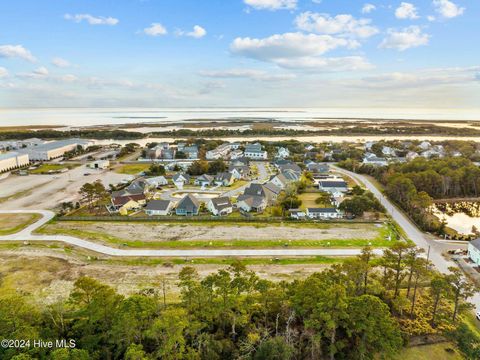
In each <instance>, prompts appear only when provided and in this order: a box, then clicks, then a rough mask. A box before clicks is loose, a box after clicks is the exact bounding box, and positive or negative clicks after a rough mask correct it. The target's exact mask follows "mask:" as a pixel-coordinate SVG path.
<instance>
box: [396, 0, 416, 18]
mask: <svg viewBox="0 0 480 360" xmlns="http://www.w3.org/2000/svg"><path fill="white" fill-rule="evenodd" d="M395 17H396V18H397V19H410V20H414V19H418V18H419V16H418V13H417V8H416V7H415V5H413V4H411V3H408V2H402V3H401V4H400V6H399V7H398V8H397V9H396V10H395Z"/></svg>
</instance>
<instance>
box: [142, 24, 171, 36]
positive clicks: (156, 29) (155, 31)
mask: <svg viewBox="0 0 480 360" xmlns="http://www.w3.org/2000/svg"><path fill="white" fill-rule="evenodd" d="M143 32H144V33H145V34H147V35H149V36H161V35H166V34H167V29H166V28H165V27H164V26H163V25H162V24H160V23H153V24H152V25H150V27H148V28H145V29H143Z"/></svg>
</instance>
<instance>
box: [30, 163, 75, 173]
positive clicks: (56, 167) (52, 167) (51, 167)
mask: <svg viewBox="0 0 480 360" xmlns="http://www.w3.org/2000/svg"><path fill="white" fill-rule="evenodd" d="M80 165H81V164H75V163H68V164H42V165H40V166H39V167H38V168H36V169H35V170H29V171H30V174H48V173H54V172H59V171H62V170H71V169H74V168H76V167H78V166H80Z"/></svg>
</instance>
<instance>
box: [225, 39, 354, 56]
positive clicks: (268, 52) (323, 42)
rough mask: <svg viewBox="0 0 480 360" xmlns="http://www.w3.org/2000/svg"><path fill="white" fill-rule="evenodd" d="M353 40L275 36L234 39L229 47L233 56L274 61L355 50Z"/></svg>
mask: <svg viewBox="0 0 480 360" xmlns="http://www.w3.org/2000/svg"><path fill="white" fill-rule="evenodd" d="M358 46H359V44H358V42H357V41H355V40H349V39H343V38H336V37H333V36H330V35H316V34H303V33H299V32H296V33H285V34H276V35H272V36H270V37H268V38H263V39H255V38H249V37H247V38H236V39H235V40H234V41H233V42H232V44H231V45H230V50H231V51H232V53H234V54H238V55H242V56H245V57H249V58H253V59H257V60H263V61H272V60H276V59H284V58H295V57H303V56H315V55H322V54H324V53H326V52H327V51H330V50H333V49H336V48H338V47H347V48H355V47H358Z"/></svg>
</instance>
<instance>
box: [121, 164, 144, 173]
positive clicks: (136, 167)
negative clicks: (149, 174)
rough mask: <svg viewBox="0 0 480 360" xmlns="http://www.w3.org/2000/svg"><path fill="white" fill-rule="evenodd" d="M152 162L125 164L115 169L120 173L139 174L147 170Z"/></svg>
mask: <svg viewBox="0 0 480 360" xmlns="http://www.w3.org/2000/svg"><path fill="white" fill-rule="evenodd" d="M150 165H151V164H124V165H120V166H119V167H117V168H116V169H115V172H117V173H119V174H127V175H137V174H139V173H141V172H143V171H147V170H148V169H149V168H150Z"/></svg>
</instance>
